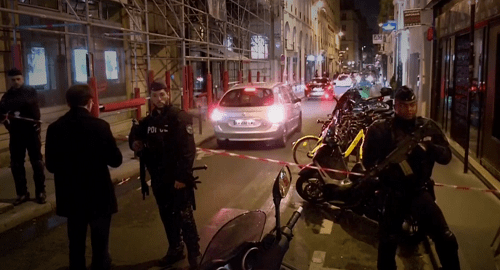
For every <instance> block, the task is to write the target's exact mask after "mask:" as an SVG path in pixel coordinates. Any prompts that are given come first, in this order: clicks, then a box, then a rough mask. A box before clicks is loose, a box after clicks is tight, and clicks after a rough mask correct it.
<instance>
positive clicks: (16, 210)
mask: <svg viewBox="0 0 500 270" xmlns="http://www.w3.org/2000/svg"><path fill="white" fill-rule="evenodd" d="M192 114H193V115H196V112H192ZM193 122H194V123H193V129H194V139H195V142H196V145H199V144H201V143H202V142H204V141H206V140H208V139H211V138H212V137H213V135H214V132H213V127H212V125H211V123H210V122H209V121H208V120H207V119H206V118H205V119H204V120H203V121H202V122H201V124H202V125H201V127H202V134H200V132H199V131H200V127H199V119H198V118H197V117H193ZM115 137H117V138H120V139H117V144H118V148H120V151H121V152H122V155H123V163H122V165H121V166H120V167H118V168H110V173H111V179H112V181H113V183H117V182H120V181H122V180H123V179H124V178H127V177H130V176H132V175H134V174H136V175H137V174H139V161H138V160H137V159H133V156H134V153H133V151H131V150H130V149H129V146H128V142H126V141H124V140H123V139H124V138H125V136H124V135H116V134H115ZM25 168H26V178H27V180H28V191H29V192H30V193H31V197H32V201H29V202H26V203H23V204H21V205H19V206H16V207H14V206H13V205H12V203H13V202H14V200H15V199H16V197H17V196H16V190H15V186H14V179H13V178H12V173H11V171H10V168H0V233H3V232H5V231H7V230H9V229H12V228H14V227H16V226H17V225H19V224H22V223H24V222H27V221H29V220H31V219H34V218H37V217H39V216H42V215H45V214H47V213H50V212H52V211H53V210H55V206H56V201H55V200H56V197H55V191H54V175H53V174H51V173H49V172H48V171H47V170H45V177H46V180H45V185H46V191H47V203H46V204H37V203H36V202H35V201H34V196H35V194H34V192H35V187H34V183H33V171H32V169H31V164H30V163H29V162H26V164H25Z"/></svg>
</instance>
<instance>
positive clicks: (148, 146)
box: [132, 82, 201, 269]
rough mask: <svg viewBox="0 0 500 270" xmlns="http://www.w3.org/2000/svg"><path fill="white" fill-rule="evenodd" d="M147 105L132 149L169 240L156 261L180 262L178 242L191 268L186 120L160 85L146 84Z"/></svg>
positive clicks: (194, 259) (191, 146)
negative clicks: (148, 179) (147, 177)
mask: <svg viewBox="0 0 500 270" xmlns="http://www.w3.org/2000/svg"><path fill="white" fill-rule="evenodd" d="M151 102H152V103H153V109H152V111H151V114H150V115H148V116H147V117H145V118H144V119H143V120H142V121H141V122H140V123H139V127H138V128H137V129H136V130H137V131H136V134H135V135H134V136H135V141H134V142H133V144H132V149H133V150H134V151H136V152H137V151H142V153H141V154H142V155H141V158H145V164H146V167H147V169H148V171H149V174H150V175H151V187H152V189H153V194H154V195H155V198H156V202H157V204H158V208H159V212H160V217H161V220H162V222H163V226H164V227H165V232H166V234H167V238H168V242H169V248H168V251H167V254H166V255H165V257H163V258H162V259H160V261H159V263H160V265H161V266H169V265H172V264H174V263H175V262H177V261H180V260H182V259H183V258H184V257H185V255H184V244H183V241H182V240H184V242H185V244H186V247H187V251H188V261H189V265H190V269H197V268H198V264H199V260H200V256H201V253H200V246H199V236H198V232H197V229H196V224H195V220H194V216H193V206H194V205H193V203H194V197H193V196H194V193H193V187H194V178H193V175H192V167H193V163H194V158H195V155H196V147H195V142H194V136H193V126H192V118H191V116H190V115H189V114H188V113H186V112H185V111H182V110H180V109H178V108H176V107H174V106H172V105H171V104H170V97H169V93H168V92H167V90H166V86H165V85H164V84H162V83H158V82H153V83H152V84H151ZM181 235H182V239H181Z"/></svg>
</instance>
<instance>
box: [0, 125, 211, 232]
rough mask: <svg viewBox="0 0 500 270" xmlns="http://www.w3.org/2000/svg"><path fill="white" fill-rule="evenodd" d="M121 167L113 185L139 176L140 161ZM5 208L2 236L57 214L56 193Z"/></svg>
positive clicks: (0, 228) (113, 175) (1, 219)
mask: <svg viewBox="0 0 500 270" xmlns="http://www.w3.org/2000/svg"><path fill="white" fill-rule="evenodd" d="M213 138H215V135H212V136H208V137H207V138H205V139H203V140H201V141H200V142H198V143H196V146H199V145H201V144H203V143H206V142H207V141H210V140H212V139H213ZM120 167H121V169H120V170H118V171H116V170H111V171H110V174H111V182H112V183H113V185H115V184H117V183H118V182H121V181H122V179H124V178H126V177H130V176H132V175H135V174H139V160H137V159H130V160H128V161H127V162H124V163H123V164H122V165H121V166H120ZM113 171H116V173H113ZM9 205H10V206H9ZM3 207H5V209H8V210H6V211H5V212H4V213H1V212H0V234H2V233H4V232H6V231H8V230H10V229H13V228H15V227H16V226H18V225H21V224H23V223H25V222H28V221H30V220H32V219H35V218H38V217H40V216H43V215H46V214H49V213H51V212H54V213H55V210H56V196H55V193H54V194H51V195H49V196H47V203H45V204H38V203H36V202H33V201H29V202H26V203H23V204H21V205H19V206H16V207H13V206H12V204H6V205H5V206H3Z"/></svg>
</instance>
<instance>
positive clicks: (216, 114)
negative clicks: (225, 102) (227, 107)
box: [210, 108, 223, 122]
mask: <svg viewBox="0 0 500 270" xmlns="http://www.w3.org/2000/svg"><path fill="white" fill-rule="evenodd" d="M222 117H223V114H222V113H221V112H220V110H219V108H215V109H214V110H213V111H212V114H211V115H210V119H212V121H214V122H217V121H220V120H222Z"/></svg>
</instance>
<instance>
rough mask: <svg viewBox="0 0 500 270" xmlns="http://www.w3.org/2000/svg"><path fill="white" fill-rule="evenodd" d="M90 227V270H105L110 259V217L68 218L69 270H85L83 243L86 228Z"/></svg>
mask: <svg viewBox="0 0 500 270" xmlns="http://www.w3.org/2000/svg"><path fill="white" fill-rule="evenodd" d="M88 225H90V238H91V243H92V268H91V269H92V270H107V269H109V268H110V265H111V259H110V256H109V253H108V244H109V228H110V226H111V215H104V216H102V217H95V218H86V217H79V216H72V217H68V239H69V268H70V270H80V269H81V270H85V269H87V268H86V266H85V242H86V238H87V226H88Z"/></svg>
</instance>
